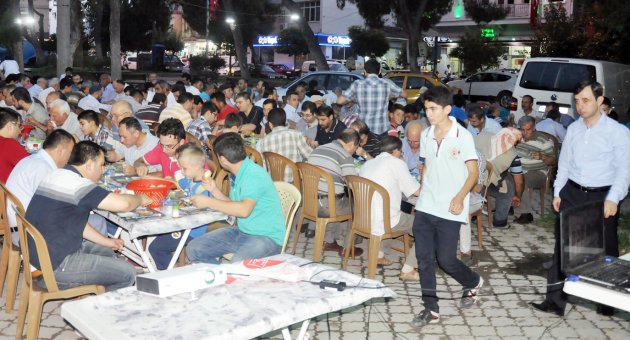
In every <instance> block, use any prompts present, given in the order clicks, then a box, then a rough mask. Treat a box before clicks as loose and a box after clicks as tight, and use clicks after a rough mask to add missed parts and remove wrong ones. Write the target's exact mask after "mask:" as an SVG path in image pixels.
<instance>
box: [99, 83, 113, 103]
mask: <svg viewBox="0 0 630 340" xmlns="http://www.w3.org/2000/svg"><path fill="white" fill-rule="evenodd" d="M116 94H117V93H116V91H115V90H114V85H112V84H111V83H110V84H109V85H107V86H106V87H105V88H104V89H103V97H101V101H102V102H103V103H107V102H109V101H112V100H114V98H116Z"/></svg>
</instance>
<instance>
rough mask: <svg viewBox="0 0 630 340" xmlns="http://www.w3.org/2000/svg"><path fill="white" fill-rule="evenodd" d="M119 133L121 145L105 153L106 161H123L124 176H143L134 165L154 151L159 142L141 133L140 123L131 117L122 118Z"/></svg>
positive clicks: (149, 135) (146, 133)
mask: <svg viewBox="0 0 630 340" xmlns="http://www.w3.org/2000/svg"><path fill="white" fill-rule="evenodd" d="M119 133H120V140H121V142H122V143H121V144H119V145H116V146H115V147H114V150H113V151H110V152H108V153H107V161H108V162H118V161H120V160H123V159H124V160H125V164H124V165H123V172H124V173H125V174H126V175H135V174H138V175H139V176H145V175H146V173H140V172H138V171H137V169H136V166H135V163H136V161H137V160H138V159H142V156H144V155H146V154H147V153H149V152H150V151H151V150H154V149H155V148H156V147H157V144H158V142H159V140H158V139H157V138H155V136H153V135H152V134H150V133H148V132H142V126H141V125H140V122H139V121H138V120H137V119H136V118H133V117H127V118H124V119H123V120H122V121H121V122H120V132H119ZM152 171H159V169H157V168H153V169H152ZM147 172H148V171H147Z"/></svg>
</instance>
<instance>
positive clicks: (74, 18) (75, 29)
mask: <svg viewBox="0 0 630 340" xmlns="http://www.w3.org/2000/svg"><path fill="white" fill-rule="evenodd" d="M82 16H83V13H82V11H81V1H72V2H71V5H70V21H71V22H83V17H82ZM82 29H83V25H71V26H70V66H74V56H75V54H77V50H79V53H82V52H83V51H82V48H81V30H82Z"/></svg>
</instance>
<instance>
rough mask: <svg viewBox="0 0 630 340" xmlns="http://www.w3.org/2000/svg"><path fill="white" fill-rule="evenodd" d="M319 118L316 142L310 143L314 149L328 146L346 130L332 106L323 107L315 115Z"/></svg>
mask: <svg viewBox="0 0 630 340" xmlns="http://www.w3.org/2000/svg"><path fill="white" fill-rule="evenodd" d="M315 115H316V116H317V123H318V124H317V134H316V135H315V140H314V141H308V142H309V145H311V146H312V147H318V146H320V145H324V144H328V143H330V142H333V141H335V140H336V139H337V138H339V135H340V134H341V132H342V131H343V130H345V129H346V125H345V124H344V123H343V122H341V121H340V120H338V119H337V118H335V112H334V111H333V109H332V108H331V107H330V106H322V107H320V108H318V109H317V112H316V113H315Z"/></svg>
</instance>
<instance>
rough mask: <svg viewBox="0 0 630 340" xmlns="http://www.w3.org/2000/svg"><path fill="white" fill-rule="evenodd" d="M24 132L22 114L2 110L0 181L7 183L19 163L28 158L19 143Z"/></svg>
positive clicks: (0, 119)
mask: <svg viewBox="0 0 630 340" xmlns="http://www.w3.org/2000/svg"><path fill="white" fill-rule="evenodd" d="M21 132H22V123H21V122H20V114H19V113H17V112H15V111H13V110H11V109H9V108H0V181H1V182H2V183H6V182H7V178H9V174H10V173H11V171H12V170H13V168H14V167H15V166H16V165H17V163H18V162H19V161H20V160H22V158H25V157H27V156H28V152H26V149H25V148H24V147H23V146H22V145H20V143H18V141H17V138H18V136H19V135H20V133H21Z"/></svg>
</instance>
